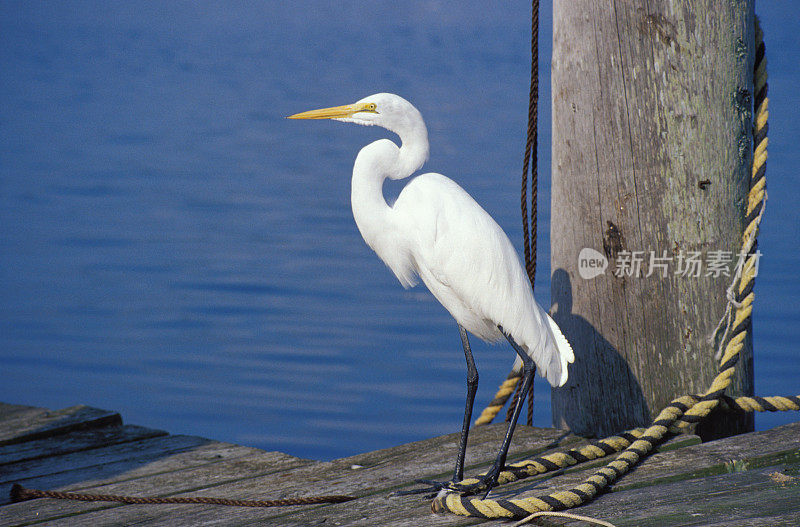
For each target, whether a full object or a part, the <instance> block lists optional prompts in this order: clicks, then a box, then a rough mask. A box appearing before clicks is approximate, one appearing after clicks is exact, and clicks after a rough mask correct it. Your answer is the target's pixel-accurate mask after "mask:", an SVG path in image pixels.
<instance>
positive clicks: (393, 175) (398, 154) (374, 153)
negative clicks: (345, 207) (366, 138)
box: [350, 124, 428, 249]
mask: <svg viewBox="0 0 800 527" xmlns="http://www.w3.org/2000/svg"><path fill="white" fill-rule="evenodd" d="M400 139H401V140H402V141H403V143H402V146H401V147H398V146H397V145H396V144H395V143H394V142H392V141H390V140H389V139H380V140H378V141H375V142H374V143H370V144H368V145H367V146H365V147H364V148H362V149H361V151H360V152H359V153H358V156H357V157H356V161H355V164H354V165H353V179H352V182H351V189H350V201H351V205H352V207H353V217H354V218H355V220H356V225H357V226H358V230H359V231H360V232H361V236H362V237H363V238H364V241H365V242H367V245H369V246H370V247H372V248H373V249H376V245H375V244H376V243H377V240H378V238H379V237H380V235H381V233H385V232H387V231H389V230H390V228H391V225H390V223H391V219H390V217H389V216H390V214H391V212H392V208H391V207H390V206H389V205H388V204H387V203H386V199H385V198H384V197H383V182H384V180H385V179H386V178H390V179H403V178H406V177H408V176H410V175H411V174H413V173H414V172H416V171H417V170H418V169H419V168H420V167H422V165H423V164H424V163H425V161H426V160H427V158H428V134H427V130H425V125H424V124H422V127H421V129H419V128H417V129H416V130H413V133H412V132H410V131H406V132H405V133H403V135H401V136H400Z"/></svg>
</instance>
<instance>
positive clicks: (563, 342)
mask: <svg viewBox="0 0 800 527" xmlns="http://www.w3.org/2000/svg"><path fill="white" fill-rule="evenodd" d="M546 316H547V322H548V325H549V326H550V333H551V334H552V336H553V340H554V341H555V345H556V350H557V352H556V353H554V354H553V357H552V359H551V364H553V365H555V364H559V363H560V364H559V365H560V368H559V370H560V371H561V376H560V378H558V379H555V378H552V379H551V378H550V376H549V375H548V377H547V380H548V381H550V384H552V385H553V386H564V383H566V382H567V378H568V377H569V371H568V366H569V364H571V363H573V362H575V353H574V352H573V351H572V346H570V344H569V341H568V340H567V338H566V337H565V336H564V334H563V333H561V329H560V328H559V327H558V324H556V321H555V320H553V318H552V317H551V316H550V315H546ZM554 363H555V364H554ZM552 369H553V368H551V370H552Z"/></svg>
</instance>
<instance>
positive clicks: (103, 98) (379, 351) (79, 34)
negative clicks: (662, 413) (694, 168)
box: [0, 1, 800, 459]
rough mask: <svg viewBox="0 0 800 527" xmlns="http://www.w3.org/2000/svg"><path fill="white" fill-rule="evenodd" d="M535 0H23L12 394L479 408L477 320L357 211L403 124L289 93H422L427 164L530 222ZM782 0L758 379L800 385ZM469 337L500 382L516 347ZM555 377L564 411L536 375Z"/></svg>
mask: <svg viewBox="0 0 800 527" xmlns="http://www.w3.org/2000/svg"><path fill="white" fill-rule="evenodd" d="M528 9H529V6H528V5H527V4H526V3H525V2H517V3H509V2H489V3H485V2H475V3H474V4H473V5H468V6H461V5H460V6H459V7H458V9H454V8H453V7H452V5H450V4H449V3H447V2H438V1H415V2H402V3H400V2H376V3H348V2H344V3H341V2H336V3H330V4H327V3H320V2H311V1H304V2H285V3H284V2H266V3H261V2H254V3H242V4H237V5H228V4H217V5H207V4H205V3H197V2H180V3H179V2H170V3H160V2H150V3H140V2H131V3H124V4H123V3H111V2H70V3H56V2H49V3H32V2H9V1H6V2H2V3H0V400H2V401H7V402H14V403H21V404H30V405H38V406H45V407H52V408H60V407H64V406H68V405H72V404H78V403H85V404H90V405H94V406H99V407H104V408H108V409H113V410H118V411H120V412H121V413H122V414H123V416H124V418H125V420H126V421H127V422H129V423H137V424H143V425H148V426H152V427H160V428H164V429H166V430H169V431H170V432H173V433H187V434H198V435H203V436H207V437H212V438H215V439H220V440H227V441H232V442H236V443H243V444H247V445H253V446H257V447H261V448H266V449H271V450H282V451H285V452H289V453H291V454H294V455H298V456H303V457H310V458H317V459H329V458H335V457H340V456H345V455H349V454H353V453H357V452H362V451H367V450H373V449H377V448H382V447H388V446H393V445H396V444H399V443H402V442H406V441H411V440H415V439H421V438H425V437H430V436H433V435H436V434H443V433H448V432H452V431H455V430H457V429H458V428H459V425H460V420H461V413H462V411H463V398H464V377H465V368H464V364H463V355H462V352H461V349H460V341H459V337H458V332H457V330H456V326H455V324H454V322H453V321H452V319H451V318H450V316H449V315H448V314H447V313H446V312H445V311H444V310H443V309H442V308H441V307H440V306H439V305H438V304H437V303H436V301H435V300H434V299H433V298H432V297H431V296H430V295H429V294H428V293H427V292H426V291H425V290H424V289H421V288H417V289H413V290H410V291H404V290H403V289H402V288H401V287H400V286H399V284H398V283H397V282H396V280H395V278H394V277H393V276H392V275H391V273H390V272H389V271H388V270H387V269H386V268H385V267H384V265H383V264H382V263H381V262H380V261H378V260H377V258H376V257H375V256H374V254H372V253H371V252H370V250H369V249H368V248H367V247H366V246H365V245H364V243H363V242H362V240H361V238H360V236H359V234H358V231H357V229H356V227H355V225H354V223H353V220H352V217H351V213H350V209H349V177H350V170H351V167H352V161H353V159H354V157H355V154H356V152H357V151H358V149H359V148H360V147H361V146H363V145H364V144H366V143H367V142H370V141H372V140H375V139H376V138H379V137H383V136H385V135H386V134H385V133H383V132H382V131H381V130H378V129H372V128H361V127H355V126H352V125H351V126H346V125H343V124H341V123H334V122H311V123H307V122H302V123H299V122H293V121H286V120H285V119H283V117H284V116H286V115H288V114H291V113H295V112H298V111H302V110H307V109H311V108H315V107H319V106H329V105H335V104H344V103H348V102H352V101H354V100H356V99H358V98H361V97H363V96H366V95H368V94H370V93H374V92H378V91H391V92H396V93H399V94H402V95H404V96H405V97H407V98H409V99H411V100H412V101H413V102H414V103H415V104H416V105H417V106H418V107H419V108H420V110H421V111H422V113H423V115H424V116H425V117H426V121H427V123H428V126H429V131H430V139H431V144H432V155H431V160H430V162H429V163H428V165H427V169H429V170H433V171H439V172H443V173H445V174H447V175H449V176H451V177H453V178H454V179H456V180H457V181H459V182H460V183H461V184H462V186H464V187H465V188H466V189H467V190H468V191H469V192H470V193H471V194H472V195H473V196H474V197H475V198H476V199H477V200H478V201H479V202H480V203H482V204H483V205H484V207H485V208H486V209H487V210H488V211H489V212H490V213H491V214H492V215H493V216H494V217H495V218H496V219H497V220H498V222H499V223H500V224H501V225H502V226H503V227H504V228H505V230H506V232H508V234H509V236H510V237H511V238H512V240H514V241H515V243H517V245H519V243H518V242H519V241H520V240H521V228H520V226H519V220H518V215H519V213H518V178H519V172H520V167H521V152H522V147H523V146H524V133H525V128H526V113H527V90H528V75H529V69H528V68H529V62H528V61H529V59H528V49H529V48H528V46H529V44H528V38H529V33H528V31H529V27H528V25H529V12H528ZM759 10H760V12H761V13H762V17H763V18H764V25H765V29H766V33H767V38H768V42H769V46H770V47H769V49H770V52H769V61H770V75H771V87H770V94H771V99H770V108H771V122H770V134H771V135H770V161H769V192H770V201H769V207H768V209H767V216H766V219H765V221H764V224H763V231H762V235H761V238H760V240H759V247H760V249H761V250H762V252H763V253H764V257H763V259H762V262H761V271H760V272H761V274H760V276H759V279H758V285H757V294H758V297H757V305H756V311H755V326H754V327H755V331H756V359H755V364H756V391H757V392H758V393H762V394H765V395H766V394H779V393H780V394H784V393H785V394H795V393H798V389H799V387H800V384H799V383H798V382H797V378H798V376H799V375H800V360H799V359H798V357H800V354H798V353H797V342H798V341H799V340H800V309H798V307H797V306H798V305H800V284H798V280H797V274H796V273H797V269H798V267H800V257H799V256H798V254H800V251H798V249H799V248H800V247H799V246H800V241H799V240H800V228H799V226H800V221H798V220H800V213H798V207H797V202H798V200H800V191H799V190H798V185H797V183H796V179H795V173H796V167H797V166H800V155H798V152H797V150H796V148H795V145H796V143H797V138H798V137H800V124H798V123H800V104H798V102H800V98H799V97H798V95H797V86H798V84H799V83H800V75H799V74H798V70H797V67H796V64H797V62H798V58H800V42H799V41H798V40H797V39H796V27H798V26H797V22H798V14H797V12H796V10H794V9H792V6H791V5H790V4H788V3H769V4H768V3H765V4H764V5H762V6H760V8H759ZM542 17H543V18H542V24H543V26H542V51H541V53H542V61H541V66H540V68H541V70H542V74H543V76H542V93H541V96H542V101H543V104H542V105H541V109H540V116H541V126H540V133H541V135H540V141H541V150H540V151H541V155H540V171H541V173H542V174H543V181H542V188H541V192H540V208H539V210H540V214H541V219H540V222H539V240H540V244H539V254H538V258H539V272H538V275H537V284H536V294H537V297H538V299H539V301H540V302H541V303H542V304H543V305H549V275H550V270H549V253H548V246H549V240H548V234H549V223H548V218H549V181H548V177H547V175H548V173H549V165H550V134H549V119H550V107H549V104H548V103H547V102H546V101H548V100H549V96H550V95H549V77H548V72H547V65H548V63H549V55H550V38H551V36H550V35H551V31H550V24H551V15H550V12H549V6H547V5H545V6H543V13H542ZM397 190H398V189H397V188H392V189H389V192H390V193H391V192H397ZM473 340H475V339H473ZM473 344H474V349H475V354H476V360H477V362H478V368H479V370H480V372H481V380H482V385H481V387H480V390H479V392H478V403H477V404H476V406H480V407H481V408H482V405H483V403H484V402H486V401H487V400H488V399H489V398H490V397H491V395H492V394H493V392H494V390H495V388H496V386H497V384H498V383H499V382H500V380H502V379H503V378H504V376H505V374H506V373H507V371H508V367H509V366H510V364H511V362H512V359H513V354H512V352H511V350H510V349H509V348H508V347H507V346H498V347H490V346H487V345H484V344H482V343H480V342H478V341H475V342H474V343H473ZM536 395H537V401H538V405H537V407H536V413H535V424H537V425H540V426H547V425H549V423H550V408H549V388H548V386H547V385H546V383H544V382H543V381H541V380H540V379H539V380H537V383H536ZM478 410H480V408H478ZM798 418H799V416H798V415H795V414H785V415H777V416H758V418H757V425H758V426H759V427H760V428H765V427H769V426H774V425H775V424H778V423H782V422H789V421H794V420H797V419H798Z"/></svg>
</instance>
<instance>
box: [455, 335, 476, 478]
mask: <svg viewBox="0 0 800 527" xmlns="http://www.w3.org/2000/svg"><path fill="white" fill-rule="evenodd" d="M458 331H459V332H460V333H461V345H462V346H463V347H464V357H465V358H466V359H467V404H466V408H465V409H464V424H462V425H461V446H460V448H459V450H458V459H456V469H455V472H454V473H453V482H454V483H458V482H459V481H461V480H462V479H464V457H465V456H466V453H467V437H468V436H469V425H470V424H471V423H472V405H473V404H474V403H475V392H477V391H478V369H477V368H476V367H475V360H474V359H473V358H472V350H471V349H470V347H469V339H468V338H467V330H465V329H464V328H463V327H462V326H461V324H459V325H458Z"/></svg>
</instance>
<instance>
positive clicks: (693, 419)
mask: <svg viewBox="0 0 800 527" xmlns="http://www.w3.org/2000/svg"><path fill="white" fill-rule="evenodd" d="M763 38H764V34H763V32H762V30H761V27H760V25H759V23H758V19H756V60H755V66H754V82H753V84H754V87H755V92H756V97H755V99H754V107H755V120H754V125H753V144H754V148H753V167H752V172H751V180H750V191H749V192H748V196H747V211H746V213H745V223H746V224H747V226H746V228H745V230H744V233H743V234H742V251H741V252H742V253H743V254H746V257H745V258H744V259H743V260H742V262H741V264H740V267H741V268H740V269H737V272H736V274H735V276H734V277H733V280H732V283H731V286H730V287H729V288H728V291H729V292H730V293H729V295H728V303H727V305H726V311H725V314H724V315H723V319H722V322H721V324H720V326H718V328H717V331H715V335H716V334H717V333H718V332H719V330H720V329H721V328H722V327H724V328H725V333H724V335H723V338H722V339H720V344H719V351H720V352H721V353H720V357H719V373H718V375H717V377H716V378H715V379H714V380H713V381H712V383H711V386H710V387H709V388H708V390H707V391H706V392H705V393H703V394H700V395H684V396H683V397H679V398H677V399H674V400H673V401H672V402H670V403H669V404H668V405H667V406H666V407H665V408H664V409H663V410H661V412H660V413H659V414H658V416H657V417H656V418H655V420H654V421H653V423H652V424H651V425H650V426H649V427H648V428H647V429H642V428H637V429H634V430H629V431H627V432H625V433H623V434H620V435H618V436H613V437H610V438H606V439H601V440H599V441H592V442H591V443H589V444H588V445H586V446H584V447H581V448H579V449H572V450H569V451H567V452H563V453H560V452H557V453H552V454H548V455H546V456H540V457H537V458H533V459H529V460H526V461H520V462H518V463H512V464H511V465H508V466H507V467H505V469H504V470H503V472H502V473H501V474H500V478H499V480H498V484H504V483H509V482H511V481H516V480H518V479H521V478H524V477H528V476H531V475H535V474H543V473H545V472H551V471H554V470H559V469H562V468H564V467H568V466H571V465H574V464H577V463H581V462H584V461H588V460H590V459H596V458H599V457H604V456H606V455H610V454H614V453H616V452H620V451H621V453H620V454H619V455H617V457H616V459H614V461H612V462H610V463H608V464H607V465H606V466H604V467H602V468H600V469H598V470H597V471H595V472H594V473H593V474H592V475H591V476H589V477H588V478H586V480H584V482H583V483H581V484H580V485H577V486H576V487H574V488H572V489H569V490H565V491H558V492H554V493H551V494H548V495H546V496H540V497H538V498H524V499H510V500H488V499H483V500H482V499H474V498H470V497H467V496H462V495H460V494H458V492H457V489H458V485H455V486H454V488H455V489H456V491H453V490H445V491H442V492H440V494H439V495H438V496H437V497H436V498H435V499H434V501H433V503H432V504H431V508H432V509H433V510H434V511H435V512H443V511H448V512H451V513H454V514H458V515H462V516H475V517H480V518H488V519H492V518H523V517H526V516H528V515H530V514H534V513H537V512H541V511H558V510H564V509H569V508H572V507H577V506H579V505H583V504H585V503H588V502H589V501H591V500H592V499H593V498H594V497H595V496H597V495H598V494H599V493H601V492H603V491H604V490H605V489H606V488H607V487H608V486H609V485H611V484H612V483H614V482H615V481H616V480H617V479H619V478H620V477H621V476H622V475H624V474H625V473H627V472H628V471H629V470H630V469H631V468H632V467H633V466H635V465H636V464H637V463H638V462H639V461H640V460H641V459H643V458H644V457H646V456H647V455H648V454H649V453H650V452H652V450H653V449H654V448H655V447H656V446H657V445H658V444H660V443H661V442H662V441H663V440H664V439H665V438H666V437H667V435H668V434H671V433H678V432H680V431H682V430H685V429H686V428H687V427H688V426H690V425H691V424H694V423H697V422H699V421H701V420H702V419H703V418H704V417H706V416H707V415H708V414H709V413H710V412H711V411H712V410H713V409H714V408H716V407H721V408H729V409H732V410H736V411H742V412H763V411H770V412H775V411H787V410H800V396H789V397H783V396H771V397H736V398H731V397H727V396H725V395H724V392H725V390H726V389H727V388H728V386H730V384H731V378H732V376H733V373H734V371H735V369H736V363H737V361H738V360H739V352H740V351H741V350H742V348H743V347H744V340H745V338H746V336H747V331H748V329H749V328H750V317H751V315H752V311H753V300H754V298H755V295H754V293H753V285H754V282H755V274H756V273H755V271H756V265H757V261H758V260H757V258H758V255H757V254H756V236H757V234H758V228H759V225H760V223H761V219H762V217H763V212H764V206H765V202H766V196H767V195H766V190H765V186H766V177H765V174H766V160H767V131H768V125H767V118H768V116H769V111H768V104H769V99H768V98H767V89H768V87H767V72H766V59H765V56H764V50H765V46H764V41H763ZM728 335H730V337H728ZM507 384H508V379H507V380H506V383H504V384H503V386H501V389H503V388H504V387H505V389H506V390H507V389H508V388H507V386H506V385H507ZM512 391H513V388H512ZM498 393H499V392H498ZM493 403H494V401H493ZM484 412H486V410H484ZM481 417H483V414H481ZM476 482H479V480H478V479H474V478H472V479H468V480H464V481H463V482H462V484H463V485H472V484H474V483H476Z"/></svg>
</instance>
